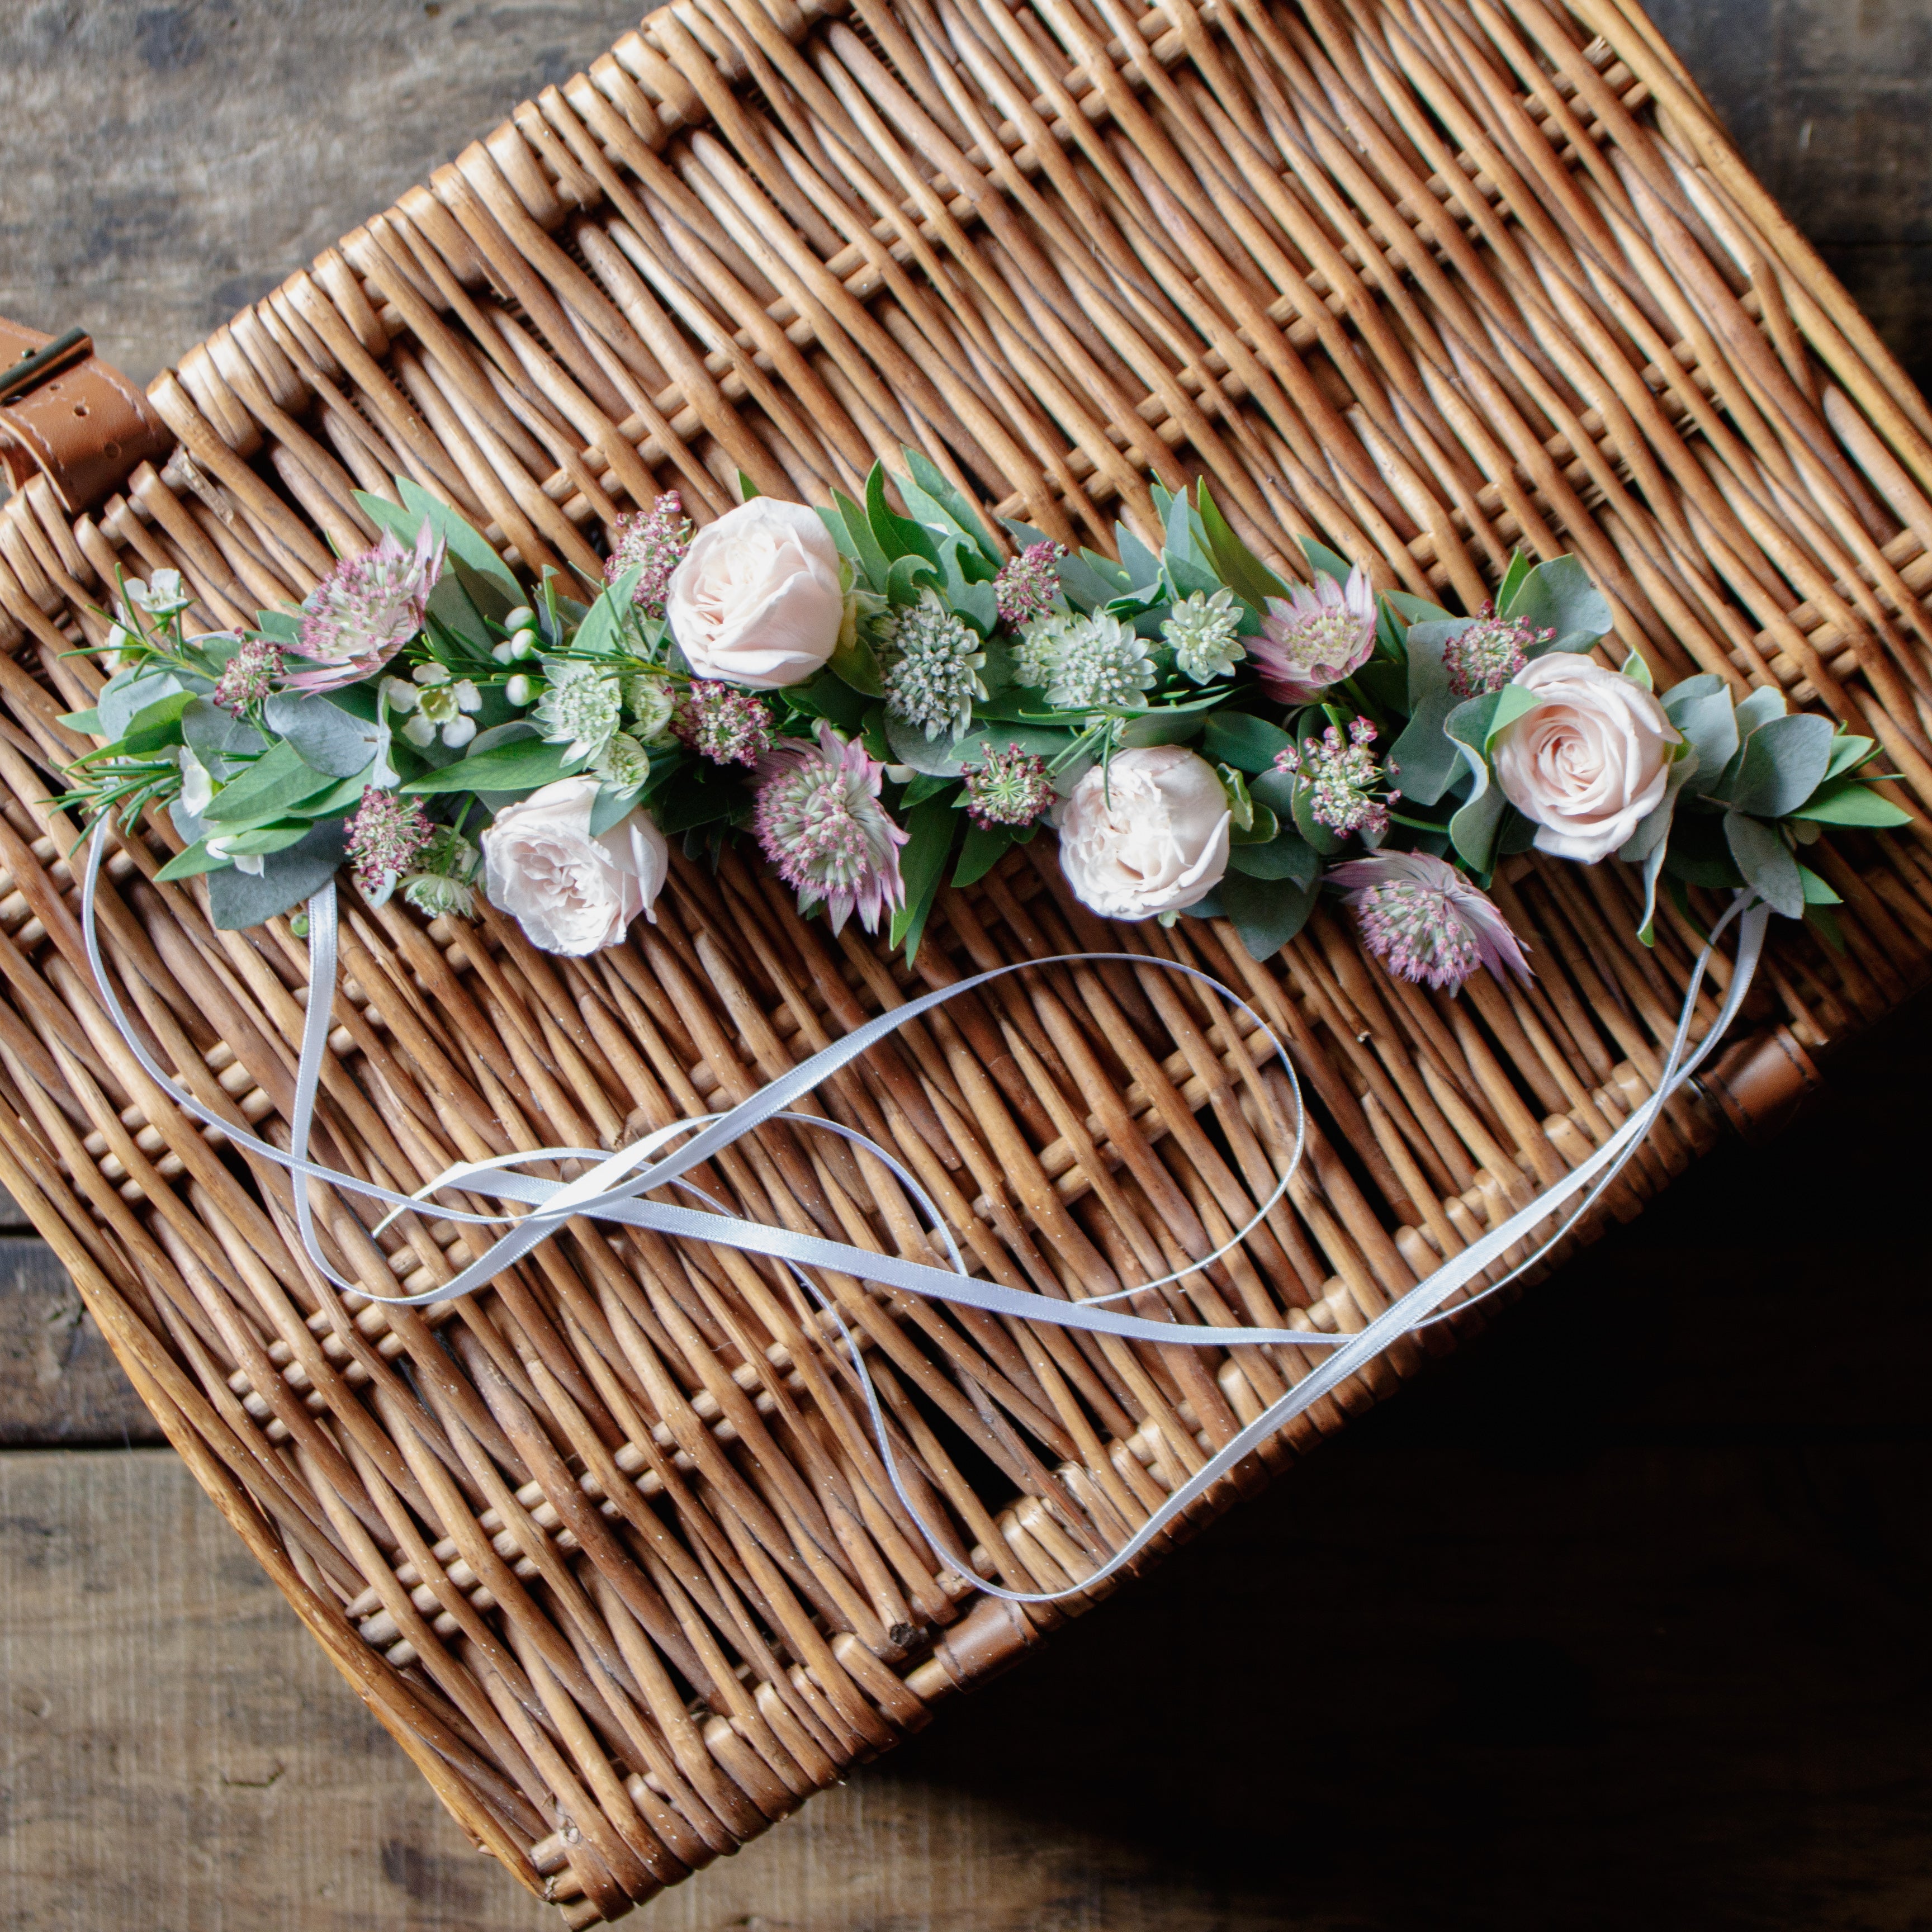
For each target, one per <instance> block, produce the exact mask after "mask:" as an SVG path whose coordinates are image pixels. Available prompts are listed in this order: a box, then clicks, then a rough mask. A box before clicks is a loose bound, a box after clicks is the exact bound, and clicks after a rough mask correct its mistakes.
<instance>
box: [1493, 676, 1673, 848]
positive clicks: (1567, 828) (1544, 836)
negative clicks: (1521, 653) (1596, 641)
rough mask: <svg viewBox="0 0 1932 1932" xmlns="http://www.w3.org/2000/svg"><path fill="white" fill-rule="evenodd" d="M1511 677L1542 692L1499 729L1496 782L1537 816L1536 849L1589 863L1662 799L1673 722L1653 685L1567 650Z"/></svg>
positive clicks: (1521, 808)
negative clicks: (1526, 709)
mask: <svg viewBox="0 0 1932 1932" xmlns="http://www.w3.org/2000/svg"><path fill="white" fill-rule="evenodd" d="M1512 681H1513V682H1514V683H1516V684H1518V685H1521V686H1522V687H1523V688H1524V689H1525V690H1526V691H1533V692H1535V694H1536V696H1537V697H1538V699H1540V700H1541V702H1540V703H1538V706H1537V707H1536V709H1535V710H1534V711H1531V712H1526V713H1525V714H1524V715H1523V716H1522V717H1520V718H1517V720H1516V721H1515V722H1514V724H1508V725H1505V727H1503V729H1502V730H1501V731H1500V732H1499V733H1497V735H1496V742H1495V744H1494V745H1493V747H1492V749H1491V752H1490V763H1491V764H1492V766H1493V768H1494V769H1495V772H1496V783H1497V784H1498V785H1499V786H1500V787H1502V794H1503V796H1504V797H1505V798H1506V799H1508V800H1509V802H1511V804H1512V805H1514V806H1515V807H1516V808H1517V811H1520V812H1521V813H1522V814H1523V816H1524V817H1526V818H1529V819H1533V820H1535V823H1536V825H1537V827H1538V830H1537V834H1536V847H1537V850H1538V851H1540V852H1548V853H1553V855H1554V856H1556V857H1557V858H1559V859H1576V860H1577V861H1578V862H1580V863H1582V864H1583V865H1595V863H1596V862H1597V861H1598V859H1603V858H1607V857H1608V856H1609V855H1610V853H1613V852H1614V851H1616V849H1617V848H1618V847H1619V846H1620V845H1622V844H1624V843H1625V841H1627V840H1628V838H1629V837H1630V835H1631V833H1632V832H1634V831H1635V830H1636V829H1637V827H1638V826H1639V825H1640V824H1641V823H1643V820H1645V819H1646V817H1649V814H1651V813H1652V811H1655V809H1656V808H1657V807H1658V805H1661V803H1662V802H1664V792H1665V790H1666V789H1667V787H1668V786H1669V784H1670V765H1671V747H1672V746H1673V745H1675V744H1676V743H1677V742H1679V733H1678V731H1677V729H1676V726H1674V725H1673V724H1672V723H1671V721H1670V718H1668V717H1667V715H1665V712H1664V706H1662V705H1661V703H1659V702H1658V700H1657V698H1656V697H1655V694H1653V693H1652V692H1650V691H1646V690H1645V689H1644V688H1643V685H1640V684H1637V683H1636V682H1633V681H1632V680H1631V679H1629V678H1627V677H1625V676H1622V675H1621V674H1620V673H1618V672H1616V671H1613V670H1605V669H1604V667H1603V666H1602V665H1601V664H1598V663H1596V662H1595V661H1592V659H1591V658H1586V657H1582V656H1579V655H1577V654H1576V653H1575V652H1569V651H1553V652H1550V654H1549V655H1547V656H1545V657H1540V658H1536V659H1535V661H1533V662H1532V663H1530V664H1526V665H1525V666H1524V667H1523V669H1522V670H1520V671H1518V672H1517V674H1516V676H1515V678H1514V679H1513V680H1512Z"/></svg>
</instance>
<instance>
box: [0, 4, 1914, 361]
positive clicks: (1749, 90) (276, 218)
mask: <svg viewBox="0 0 1932 1932" xmlns="http://www.w3.org/2000/svg"><path fill="white" fill-rule="evenodd" d="M642 10H643V8H642V7H641V6H640V5H639V4H638V0H629V4H628V5H627V4H625V0H523V4H520V5H519V4H514V0H441V4H438V0H430V4H429V5H422V4H421V0H329V4H328V5H326V6H325V5H311V6H305V7H297V6H293V5H290V4H288V0H170V3H169V4H156V0H6V4H5V5H0V155H4V157H5V165H4V167H0V314H5V315H10V316H12V317H14V318H15V319H16V320H20V321H22V322H27V323H33V324H34V325H36V326H38V327H40V328H43V329H62V328H65V327H66V326H68V324H70V323H74V322H81V323H86V324H87V325H88V326H90V327H92V329H94V331H95V335H96V338H97V340H98V341H100V342H101V344H102V346H103V347H104V349H105V350H106V351H107V353H108V355H109V356H110V357H111V358H112V359H113V360H115V362H118V363H119V364H120V365H121V367H122V368H124V369H126V370H127V372H128V373H129V374H130V375H133V376H136V377H139V378H140V379H141V380H144V381H145V380H146V379H147V378H148V377H149V376H151V375H152V374H154V372H155V371H157V369H159V368H161V367H162V366H163V364H165V363H166V362H167V361H168V360H169V359H170V357H171V356H173V355H174V354H175V353H178V351H179V350H181V348H183V347H184V346H185V345H186V344H189V343H191V342H196V341H199V340H200V339H201V338H202V336H203V335H206V334H207V332H208V330H209V329H212V328H213V327H214V326H216V325H217V323H222V322H225V321H226V320H227V319H228V317H229V316H230V315H231V314H233V312H234V311H235V310H236V309H237V308H239V307H240V306H241V305H242V303H243V302H248V301H251V300H253V299H254V298H255V297H257V296H260V295H261V294H263V293H265V292H266V290H269V289H270V288H272V287H274V286H275V284H276V283H278V281H281V279H282V278H283V277H284V275H287V273H288V272H289V271H290V269H291V268H292V267H293V266H295V265H296V264H297V263H304V262H307V261H308V260H310V259H311V257H313V256H314V254H315V252H316V251H317V249H318V248H323V247H325V246H326V245H328V244H329V242H332V241H334V240H335V238H336V237H337V236H338V235H340V234H341V233H343V232H344V230H345V229H348V228H350V227H352V226H354V225H355V223H356V222H358V221H359V220H362V217H364V216H365V215H366V214H368V213H369V212H370V211H371V210H372V209H374V208H382V207H385V206H386V205H388V204H389V202H390V201H391V200H392V199H394V197H395V196H396V195H397V194H398V193H400V192H401V190H403V189H404V188H405V187H408V186H409V185H410V183H412V182H413V181H417V180H419V179H420V178H422V175H423V173H424V172H425V170H426V169H428V168H430V167H431V166H434V165H435V164H436V163H438V162H440V161H443V160H447V159H449V157H450V156H452V154H455V151H457V150H458V148H460V147H461V146H462V145H463V144H464V143H465V142H468V141H470V140H472V139H474V138H475V136H477V134H478V133H481V131H483V130H484V129H486V128H487V127H489V126H490V124H491V123H492V121H493V120H494V119H495V118H497V117H499V116H500V115H502V113H504V112H505V110H507V109H508V107H510V106H511V105H512V104H513V103H514V102H515V101H517V100H518V99H520V98H523V95H525V94H526V92H528V91H529V89H531V88H532V86H536V85H540V84H541V83H544V82H546V81H550V80H561V79H562V78H563V77H565V76H566V75H568V74H570V73H571V72H572V71H574V70H575V69H576V68H578V67H580V66H581V65H583V61H584V59H585V58H586V56H587V55H589V54H590V53H592V52H596V51H598V50H599V49H601V48H602V47H603V46H606V45H607V43H609V42H610V40H612V39H613V38H614V37H616V34H618V33H619V32H621V31H622V30H623V29H624V28H625V27H627V26H631V25H632V24H634V22H635V20H636V18H637V15H638V14H639V13H641V12H642ZM1651 12H1652V13H1653V14H1654V15H1655V17H1656V19H1657V20H1658V23H1659V24H1660V25H1661V26H1662V27H1663V28H1664V30H1665V31H1666V32H1667V33H1668V34H1670V36H1671V37H1672V39H1673V40H1674V41H1675V42H1676V44H1677V45H1678V46H1679V47H1680V48H1681V49H1682V50H1683V52H1684V53H1685V56H1686V58H1688V61H1689V62H1690V64H1691V67H1692V68H1693V69H1694V71H1695V72H1696V74H1697V77H1698V80H1699V81H1700V83H1701V84H1702V85H1703V87H1704V89H1705V90H1706V92H1707V93H1709V95H1710V96H1711V98H1712V100H1713V101H1715V103H1716V104H1717V106H1718V110H1719V111H1720V112H1721V113H1722V114H1723V115H1724V118H1725V119H1726V120H1727V122H1728V123H1729V124H1730V127H1731V129H1732V131H1733V133H1735V134H1736V136H1737V139H1738V140H1739V143H1740V144H1741V145H1742V148H1743V149H1744V151H1745V156H1746V157H1747V158H1748V160H1750V161H1751V164H1752V165H1753V166H1754V167H1755V168H1756V169H1757V171H1758V172H1759V173H1760V174H1761V175H1763V176H1764V178H1765V179H1766V181H1767V182H1768V183H1769V185H1770V187H1771V189H1772V192H1773V193H1775V194H1776V195H1777V196H1778V197H1779V199H1781V201H1782V202H1783V203H1784V206H1785V207H1786V208H1787V210H1788V211H1790V214H1792V216H1793V218H1794V219H1795V220H1796V221H1797V222H1798V223H1799V226H1801V227H1802V228H1803V229H1805V233H1807V234H1808V235H1809V236H1811V238H1812V239H1813V240H1814V242H1817V243H1818V245H1820V248H1822V250H1823V253H1824V254H1825V257H1826V260H1828V261H1829V262H1830V263H1831V264H1832V267H1833V268H1834V269H1835V270H1836V271H1837V272H1838V274H1839V275H1841V276H1842V277H1843V278H1844V280H1845V281H1846V284H1848V286H1849V287H1850V289H1851V291H1852V294H1853V296H1855V297H1856V298H1857V299H1858V302H1859V303H1860V305H1861V306H1862V307H1863V308H1864V309H1865V311H1866V312H1867V314H1870V316H1871V317H1873V319H1874V320H1876V322H1877V323H1878V324H1879V327H1880V329H1882V331H1883V332H1884V333H1885V336H1886V338H1887V339H1888V341H1890V342H1891V345H1892V347H1894V349H1895V350H1897V351H1898V352H1899V353H1900V354H1902V355H1903V356H1904V357H1905V359H1906V362H1907V363H1908V364H1909V365H1910V366H1911V367H1912V370H1913V372H1914V374H1916V375H1918V377H1920V379H1921V381H1922V380H1924V377H1925V376H1926V374H1927V371H1928V370H1932V142H1927V139H1926V128H1927V121H1928V115H1932V6H1928V5H1927V4H1926V0H1855V4H1853V0H1652V6H1651Z"/></svg>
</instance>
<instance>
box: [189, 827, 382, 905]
mask: <svg viewBox="0 0 1932 1932" xmlns="http://www.w3.org/2000/svg"><path fill="white" fill-rule="evenodd" d="M348 850H349V835H348V828H347V825H346V823H344V820H341V819H339V818H335V819H329V820H325V821H324V822H323V823H321V824H319V825H312V826H310V827H309V829H308V831H307V832H305V833H304V834H303V835H302V837H301V838H299V839H298V840H297V841H296V842H295V844H293V845H290V846H287V847H284V850H281V851H279V852H272V853H269V855H268V856H266V858H265V859H263V861H262V869H261V871H260V873H259V874H255V873H249V872H243V871H237V870H236V868H234V867H233V866H232V865H231V866H230V867H229V868H228V869H227V870H226V871H220V872H216V873H214V874H211V876H210V877H209V879H208V910H209V911H210V912H211V913H212V914H213V915H214V923H215V925H216V926H217V927H218V928H219V929H220V930H221V931H222V932H242V931H243V930H245V929H246V928H248V927H249V926H260V924H261V923H262V922H263V920H265V919H273V918H275V916H276V915H277V914H278V913H285V912H287V911H289V910H291V909H292V908H293V907H296V906H298V905H299V904H301V903H302V901H303V900H305V899H306V898H311V897H312V896H313V895H314V894H315V893H317V892H320V890H321V889H322V888H323V886H325V885H326V884H327V883H329V880H331V879H332V878H333V877H335V874H336V871H337V868H338V867H340V865H341V863H342V862H343V860H344V858H346V857H347V856H348Z"/></svg>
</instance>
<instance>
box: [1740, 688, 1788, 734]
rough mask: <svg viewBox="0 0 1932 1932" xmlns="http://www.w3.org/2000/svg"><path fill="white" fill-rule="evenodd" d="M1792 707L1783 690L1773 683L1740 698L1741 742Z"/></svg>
mask: <svg viewBox="0 0 1932 1932" xmlns="http://www.w3.org/2000/svg"><path fill="white" fill-rule="evenodd" d="M1790 708H1791V707H1790V706H1789V705H1788V704H1787V703H1786V702H1785V700H1784V692H1783V691H1780V690H1778V689H1777V688H1775V686H1774V685H1768V684H1761V685H1759V686H1758V687H1757V689H1756V690H1755V691H1752V692H1751V693H1750V694H1748V696H1746V697H1741V698H1739V700H1738V706H1737V710H1738V737H1739V742H1742V741H1743V740H1744V739H1746V738H1748V737H1749V736H1751V733H1753V732H1754V731H1755V730H1757V727H1759V726H1760V724H1769V723H1770V722H1771V721H1772V719H1773V718H1782V717H1783V716H1784V715H1785V713H1786V712H1787V711H1789V710H1790Z"/></svg>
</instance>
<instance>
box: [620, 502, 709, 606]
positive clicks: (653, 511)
mask: <svg viewBox="0 0 1932 1932" xmlns="http://www.w3.org/2000/svg"><path fill="white" fill-rule="evenodd" d="M690 547H691V524H690V522H689V520H688V518H687V517H685V514H684V502H683V499H682V498H681V497H680V496H679V495H678V493H677V492H676V490H666V491H665V492H664V494H663V495H662V496H660V497H659V498H658V499H657V501H656V502H655V503H653V504H652V505H651V507H650V511H649V514H648V515H645V516H629V517H619V518H618V519H617V528H616V533H615V535H613V538H612V539H611V543H610V556H609V557H608V558H607V559H606V560H605V562H604V580H605V581H606V582H607V583H616V580H618V578H619V577H622V575H623V574H624V573H625V571H627V570H634V569H636V568H638V567H639V566H640V565H641V566H642V568H643V575H642V576H641V577H639V578H638V579H637V586H636V587H635V588H634V589H633V590H632V591H631V603H632V604H634V606H635V607H637V609H638V610H642V611H643V612H645V613H646V614H647V615H649V616H653V617H661V616H663V615H664V592H666V590H667V589H669V588H670V574H671V572H672V571H674V570H675V569H676V568H677V567H678V565H679V564H680V563H682V562H683V561H684V553H685V551H686V550H688V549H690Z"/></svg>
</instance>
